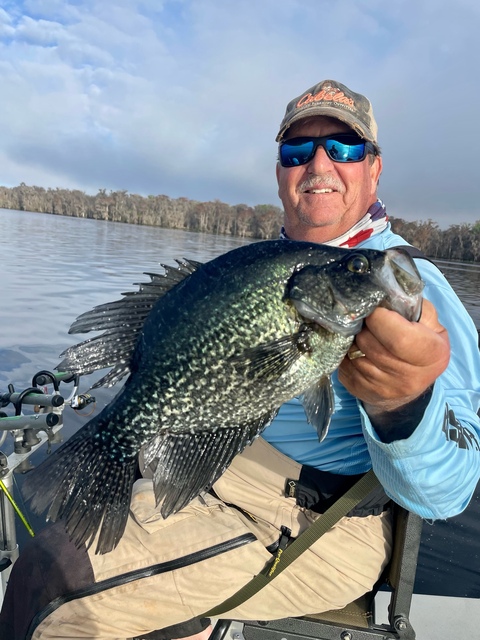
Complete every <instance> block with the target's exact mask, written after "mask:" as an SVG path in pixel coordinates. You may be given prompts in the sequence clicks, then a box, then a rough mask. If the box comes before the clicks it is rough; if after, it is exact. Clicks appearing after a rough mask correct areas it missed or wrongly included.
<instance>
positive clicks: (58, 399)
mask: <svg viewBox="0 0 480 640" xmlns="http://www.w3.org/2000/svg"><path fill="white" fill-rule="evenodd" d="M62 382H63V383H70V382H73V385H74V386H73V389H72V391H71V393H70V395H69V396H68V397H67V398H65V397H64V396H63V395H62V394H61V393H60V383H62ZM79 382H80V377H79V376H78V375H72V374H71V373H62V372H60V373H52V372H50V371H43V370H42V371H39V372H38V373H36V374H35V375H34V376H33V378H32V386H31V387H27V388H26V389H23V390H22V391H20V392H18V391H16V390H15V388H14V386H13V385H12V384H9V385H8V391H7V392H6V393H2V394H0V409H3V408H5V407H7V406H9V405H12V407H13V409H14V412H13V415H8V414H7V413H6V412H4V411H0V446H1V445H2V444H3V443H4V441H5V439H6V436H7V433H8V432H11V433H12V435H13V437H14V453H15V454H28V453H30V452H31V451H32V447H34V446H35V445H37V444H39V443H40V442H41V438H40V437H39V435H38V434H39V432H40V431H44V432H45V433H46V435H47V437H48V440H49V442H50V443H51V442H54V441H55V434H56V433H57V432H58V430H59V429H60V428H61V426H62V423H63V411H64V409H65V407H66V406H70V407H71V408H72V409H74V410H76V411H78V410H81V409H83V408H85V407H86V406H87V405H89V404H94V403H95V398H94V397H93V396H91V395H90V394H89V393H83V394H80V393H78V387H79ZM48 385H52V386H53V392H52V393H47V387H48ZM42 387H43V388H42ZM26 406H28V407H29V408H30V409H31V410H32V412H31V413H25V412H24V409H25V407H26ZM0 467H1V463H0Z"/></svg>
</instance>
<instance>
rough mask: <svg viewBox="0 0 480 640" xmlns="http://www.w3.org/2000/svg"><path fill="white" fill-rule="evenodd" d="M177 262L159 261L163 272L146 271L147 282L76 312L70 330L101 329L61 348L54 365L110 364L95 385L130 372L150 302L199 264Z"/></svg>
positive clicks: (86, 368) (75, 369) (79, 368)
mask: <svg viewBox="0 0 480 640" xmlns="http://www.w3.org/2000/svg"><path fill="white" fill-rule="evenodd" d="M176 262H177V264H178V267H171V266H168V265H162V267H163V268H164V269H165V273H163V274H158V273H147V274H146V275H148V276H149V277H150V282H142V283H136V284H137V285H138V290H137V291H130V292H127V293H123V294H122V295H123V298H121V299H120V300H116V301H115V302H107V303H106V304H102V305H99V306H97V307H95V308H94V309H92V310H91V311H87V312H86V313H83V314H82V315H81V316H79V317H78V318H77V319H76V320H75V322H74V323H73V324H72V326H71V327H70V330H69V333H87V332H89V331H103V333H102V334H100V335H99V336H96V337H95V338H90V339H88V340H85V341H83V342H80V343H79V344H76V345H74V346H73V347H69V348H68V349H66V350H65V351H63V352H62V353H61V354H60V357H63V360H62V361H61V362H60V364H59V365H58V366H57V369H58V370H59V371H69V372H72V373H76V374H79V375H84V374H88V373H92V372H93V371H97V370H99V369H105V368H108V367H112V369H111V370H110V371H109V372H108V373H107V374H106V375H105V376H103V378H101V380H99V381H98V382H96V383H95V385H94V388H95V387H100V386H104V385H106V386H109V387H111V386H113V385H114V384H115V383H116V382H118V381H119V380H121V379H122V378H123V377H124V376H126V375H127V374H128V373H130V363H131V358H132V355H133V352H134V350H135V346H136V344H137V341H138V336H139V334H140V331H141V329H142V327H143V325H144V323H145V320H146V318H147V316H148V314H149V313H150V311H151V310H152V308H153V306H154V305H155V304H156V302H157V301H158V300H159V299H160V298H161V297H162V296H163V295H165V293H166V292H167V291H170V290H171V289H173V287H175V286H177V285H178V284H179V283H180V282H182V281H183V280H185V278H187V277H188V276H189V275H190V274H192V273H193V272H194V271H196V269H198V267H199V266H201V264H202V263H200V262H196V261H194V260H177V261H176Z"/></svg>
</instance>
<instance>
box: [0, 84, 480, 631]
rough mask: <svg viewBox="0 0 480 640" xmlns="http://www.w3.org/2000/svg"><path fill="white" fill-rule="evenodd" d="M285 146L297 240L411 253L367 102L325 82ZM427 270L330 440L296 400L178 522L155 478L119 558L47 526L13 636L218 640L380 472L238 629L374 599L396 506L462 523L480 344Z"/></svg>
mask: <svg viewBox="0 0 480 640" xmlns="http://www.w3.org/2000/svg"><path fill="white" fill-rule="evenodd" d="M277 141H278V142H279V143H280V144H279V160H278V164H277V179H278V185H279V195H280V198H281V200H282V202H283V206H284V209H285V226H284V229H283V230H282V234H283V235H284V237H287V238H291V239H295V240H308V241H313V242H319V243H329V244H334V245H341V246H362V247H370V248H376V249H384V248H388V247H392V246H397V245H399V244H405V243H404V241H403V240H402V239H401V238H400V237H398V236H395V235H394V234H393V233H392V231H391V229H390V226H389V224H388V220H387V217H386V211H385V207H384V206H383V204H382V203H381V202H380V201H378V199H377V183H378V179H379V176H380V173H381V170H382V159H381V156H380V149H379V146H378V142H377V128H376V124H375V121H374V118H373V114H372V110H371V106H370V103H369V101H368V100H367V99H366V98H365V97H364V96H361V95H360V94H357V93H354V92H353V91H351V90H350V89H348V88H347V87H345V86H343V85H341V84H340V83H338V82H334V81H331V80H327V81H324V82H321V83H319V84H317V85H316V86H315V87H312V88H311V89H309V90H308V91H306V92H305V93H303V94H302V95H301V96H299V97H298V98H295V99H294V100H292V101H291V102H290V103H289V105H288V107H287V110H286V113H285V117H284V119H283V121H282V123H281V127H280V131H279V134H278V137H277ZM417 262H418V268H419V270H420V272H421V274H422V278H423V279H424V281H425V284H426V286H425V300H424V304H423V311H422V316H421V318H420V321H419V322H416V323H411V322H408V321H406V320H405V319H404V318H402V317H401V316H399V315H398V314H396V313H395V312H393V311H389V310H387V309H383V308H379V309H377V310H376V311H375V312H374V313H373V314H372V315H371V316H370V317H369V318H368V319H367V320H366V323H365V327H364V329H363V330H362V331H361V333H359V334H358V336H357V338H356V341H355V344H354V345H353V346H352V348H351V349H350V352H349V354H348V357H346V358H345V359H344V361H343V363H342V364H341V366H340V368H339V370H338V372H337V375H336V376H334V381H333V382H334V391H335V400H336V410H335V413H334V416H333V419H332V423H331V426H330V430H329V433H328V435H327V437H326V438H325V440H324V441H323V442H322V443H319V442H318V437H317V434H316V431H315V429H314V428H313V427H312V426H311V425H309V424H308V423H307V421H306V418H305V413H304V411H303V408H302V406H301V404H300V403H299V402H298V401H296V400H293V401H292V402H289V403H287V404H286V405H284V406H283V407H282V409H281V410H280V412H279V415H278V417H277V418H276V419H275V420H274V422H273V423H272V424H271V425H270V427H268V428H267V429H266V430H265V431H264V433H263V434H262V436H263V437H262V438H260V439H258V440H257V441H255V443H254V444H253V445H252V446H251V447H247V449H246V450H245V451H244V452H243V453H242V454H241V455H239V456H237V458H235V460H234V462H233V463H232V465H231V466H230V468H229V469H228V470H227V472H226V473H225V474H224V475H223V476H222V478H220V480H219V481H218V482H217V483H216V484H215V486H214V495H210V494H209V495H206V496H204V497H201V498H198V499H196V500H194V501H193V502H192V503H191V504H190V505H189V506H188V507H186V508H185V509H183V510H182V511H181V512H179V513H177V514H175V515H173V516H171V517H169V518H167V519H166V520H163V519H162V518H161V516H160V515H159V512H158V509H157V508H156V507H155V501H154V497H153V491H152V484H151V482H150V481H149V480H148V479H141V480H139V481H137V483H136V485H135V488H134V495H133V498H132V506H131V509H132V511H131V514H132V517H131V518H130V519H129V522H128V525H127V528H126V532H125V535H124V537H123V538H122V540H121V541H120V543H119V545H118V547H117V548H116V549H115V550H114V551H112V552H111V553H109V554H106V555H104V556H95V555H94V554H93V552H92V551H89V552H88V553H87V551H86V550H85V549H80V550H76V549H75V548H74V547H73V545H71V543H70V542H69V541H68V540H67V539H66V536H65V534H64V532H63V528H62V524H61V523H59V524H57V525H55V526H53V527H51V528H49V529H47V530H46V531H45V532H44V533H42V534H41V535H40V536H38V540H37V541H36V542H35V541H34V543H33V544H32V545H31V546H30V547H29V548H27V549H25V550H24V551H23V552H22V554H21V556H20V560H19V561H18V562H17V563H16V566H15V567H14V570H13V573H12V579H11V583H10V585H9V588H8V592H7V596H6V600H5V604H4V607H3V610H2V617H1V618H0V638H1V639H2V640H7V638H8V640H19V639H20V638H22V640H23V638H25V637H32V638H34V639H36V640H40V639H41V640H47V639H53V638H57V639H58V638H90V639H92V638H96V639H97V640H98V639H107V638H109V639H112V638H118V639H120V638H121V639H122V640H124V639H125V638H140V637H141V638H149V639H150V640H159V639H163V638H174V637H181V636H187V635H190V634H196V635H197V637H198V638H201V637H203V638H205V637H207V636H208V633H209V627H208V626H206V624H208V622H205V621H202V620H201V616H202V614H203V613H204V612H206V611H208V610H209V609H210V608H211V607H214V606H215V605H218V604H219V603H221V602H222V601H223V600H224V599H225V598H227V597H229V596H230V595H232V594H233V593H235V592H236V591H237V590H238V589H239V588H240V587H241V586H243V585H244V584H246V583H247V582H248V581H249V580H251V579H252V577H253V576H254V575H256V574H258V572H259V571H261V569H262V568H263V567H264V566H265V563H267V562H269V561H270V560H271V558H272V555H271V552H273V551H274V550H275V549H276V548H277V547H278V545H279V544H283V543H284V542H285V541H286V539H288V537H295V536H298V535H299V534H300V533H301V532H302V531H303V530H305V529H306V528H307V527H308V526H309V524H310V523H311V522H313V521H314V520H315V519H316V518H317V517H318V516H319V513H321V512H322V511H324V510H325V508H326V506H327V505H328V504H329V502H330V501H331V500H332V496H335V495H337V494H341V493H343V492H344V490H345V489H346V488H347V487H348V486H350V485H351V484H352V483H353V480H354V479H355V478H356V477H358V476H360V475H361V474H363V473H365V472H366V471H367V470H368V469H369V468H370V467H371V466H372V465H373V468H374V470H375V472H376V474H377V476H378V477H379V479H380V480H381V482H382V485H383V487H384V488H385V493H384V492H383V491H382V492H378V493H377V494H376V495H374V496H370V498H369V499H368V500H366V501H363V503H361V504H360V505H359V507H358V508H356V509H355V510H354V511H353V512H351V513H350V514H349V515H348V516H347V517H345V518H342V520H341V521H340V522H339V523H338V524H337V525H336V526H335V527H333V528H332V529H331V530H330V531H328V532H327V533H326V534H325V535H324V536H323V537H322V538H321V539H320V540H319V541H317V542H316V543H315V544H313V545H312V547H311V548H310V549H309V550H308V551H306V552H305V553H304V554H303V555H302V556H301V557H300V558H298V559H297V560H296V561H294V562H293V563H292V564H291V565H290V566H289V567H288V568H287V569H286V570H285V571H284V572H283V573H281V574H279V575H278V576H277V577H276V578H275V579H274V580H273V581H271V582H270V583H269V585H268V586H267V587H265V588H264V589H263V590H262V591H260V592H259V593H257V594H256V595H254V596H253V597H251V598H250V599H249V600H248V601H246V602H244V603H242V604H240V605H238V606H237V607H235V609H234V610H232V611H229V612H227V613H225V615H224V617H226V618H230V617H232V618H239V619H260V620H261V619H273V618H280V617H287V616H299V615H302V614H306V613H311V612H315V611H316V612H320V611H322V610H328V609H333V608H340V607H343V606H344V605H345V604H347V603H348V602H350V601H352V600H353V599H355V598H356V597H358V596H360V595H361V594H362V593H364V592H366V591H368V590H369V589H370V588H371V587H372V586H373V585H374V583H375V582H376V580H377V579H378V577H379V576H380V574H381V572H382V569H383V567H384V566H385V564H386V562H387V561H388V557H389V553H390V546H391V523H390V510H389V498H393V499H394V500H396V501H397V502H399V503H400V504H402V505H404V506H405V507H406V508H408V509H411V510H413V511H416V512H417V513H419V514H420V515H421V516H423V517H425V518H429V519H435V518H448V517H450V516H453V515H455V514H458V513H459V512H460V511H462V510H463V509H464V508H465V507H466V506H467V504H468V502H469V500H470V498H471V495H472V493H473V491H474V489H475V486H476V484H477V481H478V478H479V470H480V464H479V462H480V419H479V415H478V412H479V406H480V357H479V353H478V349H477V334H476V330H475V327H474V325H473V323H472V321H471V319H470V318H469V316H468V314H467V313H466V312H465V310H464V309H463V307H462V305H461V303H460V302H459V300H458V298H457V297H456V296H455V294H454V293H453V291H452V290H451V288H450V287H449V285H448V284H447V282H446V281H445V279H444V278H443V276H442V274H441V273H440V272H439V271H438V269H437V268H436V267H435V266H434V265H433V264H431V263H430V262H428V261H427V260H418V261H417ZM252 533H253V534H254V536H252V535H251V534H252ZM232 541H233V542H234V543H235V545H234V546H232V544H231V543H232ZM214 549H216V550H217V551H216V552H215V553H214V552H213V551H212V550H214ZM166 627H168V628H167V629H165V628H166ZM28 628H30V631H27V629H28ZM161 629H164V631H156V630H161ZM202 629H204V630H203V631H202Z"/></svg>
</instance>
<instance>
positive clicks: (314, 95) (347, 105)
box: [276, 80, 380, 153]
mask: <svg viewBox="0 0 480 640" xmlns="http://www.w3.org/2000/svg"><path fill="white" fill-rule="evenodd" d="M310 116H329V117H330V118H336V119H337V120H341V121H342V122H345V124H348V126H349V127H351V128H352V129H353V130H354V131H356V132H357V133H358V135H359V136H360V137H362V138H363V139H364V140H369V141H370V142H373V144H374V146H375V149H376V150H377V152H378V153H380V147H379V146H378V142H377V132H378V127H377V123H376V122H375V118H374V117H373V110H372V105H371V103H370V100H369V99H368V98H366V97H365V96H362V94H360V93H355V92H354V91H351V90H350V89H349V88H348V87H346V86H345V85H344V84H341V83H340V82H336V80H322V82H319V83H318V84H316V85H315V86H314V87H311V88H310V89H307V91H305V92H304V93H302V95H300V96H298V98H294V99H293V100H291V101H290V102H289V103H288V105H287V109H286V111H285V116H284V118H283V120H282V122H281V124H280V131H279V132H278V135H277V137H276V141H277V142H281V141H282V140H283V137H284V135H285V132H286V131H287V129H288V128H289V127H290V126H291V125H292V124H293V123H294V122H298V121H299V120H302V119H303V118H309V117H310Z"/></svg>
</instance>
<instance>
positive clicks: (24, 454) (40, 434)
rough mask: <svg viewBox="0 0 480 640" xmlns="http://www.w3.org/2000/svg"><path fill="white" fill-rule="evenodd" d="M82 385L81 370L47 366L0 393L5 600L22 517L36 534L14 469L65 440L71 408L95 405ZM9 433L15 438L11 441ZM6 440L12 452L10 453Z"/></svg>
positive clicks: (1, 585) (0, 562) (0, 559)
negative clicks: (27, 382)
mask: <svg viewBox="0 0 480 640" xmlns="http://www.w3.org/2000/svg"><path fill="white" fill-rule="evenodd" d="M70 383H72V384H73V387H72V389H71V391H70V393H69V394H68V395H67V396H66V395H65V394H63V393H61V392H60V385H65V384H70ZM79 385H80V376H78V375H72V374H70V373H63V372H55V373H53V372H51V371H46V370H42V371H39V372H38V373H36V374H35V375H34V376H33V378H32V384H31V386H30V387H26V388H25V389H23V390H21V391H17V390H15V387H14V386H13V384H9V385H8V387H7V391H6V392H4V393H0V448H1V449H0V576H1V580H0V604H1V601H2V600H3V594H4V592H5V587H6V583H7V580H8V576H9V574H10V568H11V566H12V564H13V562H15V560H16V559H17V558H18V554H19V550H18V544H17V535H16V516H18V518H19V519H20V521H21V523H22V524H23V526H24V527H25V528H26V530H27V531H28V533H29V535H31V536H33V535H34V531H33V529H32V527H31V526H30V524H29V522H28V520H27V517H26V516H25V514H24V513H23V512H22V509H21V508H20V506H19V505H18V504H17V502H16V501H15V498H14V496H13V486H14V474H15V473H25V472H27V471H29V470H30V469H31V468H32V465H31V463H30V460H29V458H30V457H31V456H32V454H33V453H34V452H35V451H37V449H39V448H40V447H42V446H43V445H45V444H46V445H47V446H48V447H49V448H50V446H51V445H52V444H53V443H58V442H60V440H61V434H60V433H59V432H60V430H61V429H62V427H63V412H64V410H65V408H66V407H70V408H72V409H74V410H75V411H76V412H78V411H80V410H82V409H84V408H85V407H87V406H88V405H93V407H95V398H94V397H93V396H91V395H90V394H89V393H79ZM49 388H50V389H49ZM4 409H6V411H4ZM80 415H82V414H80ZM9 436H10V437H11V439H12V440H13V443H12V442H11V441H10V440H7V438H8V437H9ZM4 445H5V447H6V449H5V451H10V453H6V452H4V450H3V448H4Z"/></svg>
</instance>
